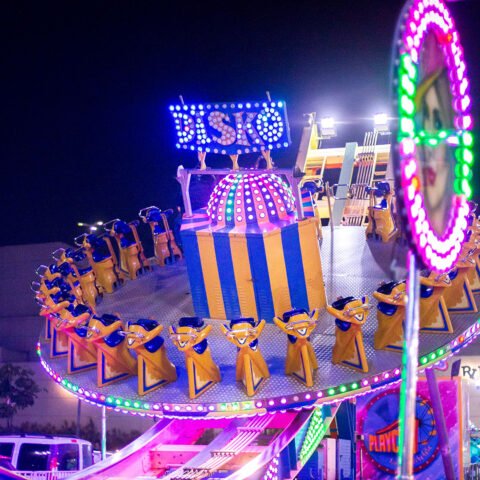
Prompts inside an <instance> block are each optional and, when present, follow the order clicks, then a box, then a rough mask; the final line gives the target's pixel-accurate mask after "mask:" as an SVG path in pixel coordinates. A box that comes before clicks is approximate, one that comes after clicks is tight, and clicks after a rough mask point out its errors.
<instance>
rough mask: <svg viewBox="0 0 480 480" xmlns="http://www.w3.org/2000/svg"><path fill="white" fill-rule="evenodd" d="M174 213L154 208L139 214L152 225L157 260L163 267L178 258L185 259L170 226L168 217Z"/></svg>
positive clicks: (148, 208) (146, 209)
mask: <svg viewBox="0 0 480 480" xmlns="http://www.w3.org/2000/svg"><path fill="white" fill-rule="evenodd" d="M172 213H173V211H172V210H166V211H164V212H162V211H161V210H160V209H159V208H158V207H154V206H152V207H147V208H144V209H142V210H140V212H139V213H138V215H139V216H140V218H141V219H142V220H143V221H144V222H145V223H148V224H149V225H150V229H151V231H152V236H153V245H154V247H155V258H156V259H157V262H158V264H159V265H160V266H162V267H163V266H165V265H166V264H167V263H173V262H174V261H175V260H176V259H177V258H179V259H180V258H182V257H183V254H182V251H181V250H180V248H179V247H178V245H177V242H176V241H175V237H174V235H173V233H172V230H171V229H170V226H169V224H168V217H169V216H171V215H172Z"/></svg>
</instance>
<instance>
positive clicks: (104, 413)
mask: <svg viewBox="0 0 480 480" xmlns="http://www.w3.org/2000/svg"><path fill="white" fill-rule="evenodd" d="M106 458H107V409H106V407H105V406H103V407H102V460H105V459H106Z"/></svg>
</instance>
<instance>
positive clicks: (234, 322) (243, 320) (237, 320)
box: [230, 317, 256, 328]
mask: <svg viewBox="0 0 480 480" xmlns="http://www.w3.org/2000/svg"><path fill="white" fill-rule="evenodd" d="M239 323H248V324H250V325H251V326H252V327H254V326H255V325H256V322H255V320H254V319H253V318H251V317H249V318H235V319H233V320H230V328H232V327H233V326H234V325H237V324H239Z"/></svg>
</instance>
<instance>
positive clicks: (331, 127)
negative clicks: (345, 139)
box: [320, 117, 337, 138]
mask: <svg viewBox="0 0 480 480" xmlns="http://www.w3.org/2000/svg"><path fill="white" fill-rule="evenodd" d="M336 135H337V130H336V128H335V119H334V118H333V117H323V118H321V119H320V136H321V137H322V138H330V137H335V136H336Z"/></svg>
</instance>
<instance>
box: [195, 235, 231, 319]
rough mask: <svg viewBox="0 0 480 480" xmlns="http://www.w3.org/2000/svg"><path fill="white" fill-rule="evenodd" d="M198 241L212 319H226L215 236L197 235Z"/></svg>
mask: <svg viewBox="0 0 480 480" xmlns="http://www.w3.org/2000/svg"><path fill="white" fill-rule="evenodd" d="M197 241H198V250H199V252H200V262H201V264H202V271H203V279H204V282H205V290H206V292H207V303H208V310H209V312H210V317H211V318H220V319H225V318H226V315H225V306H224V304H223V295H222V287H221V285H220V277H219V275H218V265H217V256H216V255H215V245H214V243H213V236H212V235H211V234H207V235H198V233H197Z"/></svg>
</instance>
